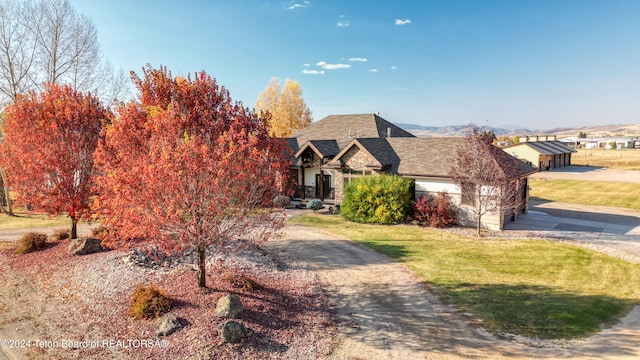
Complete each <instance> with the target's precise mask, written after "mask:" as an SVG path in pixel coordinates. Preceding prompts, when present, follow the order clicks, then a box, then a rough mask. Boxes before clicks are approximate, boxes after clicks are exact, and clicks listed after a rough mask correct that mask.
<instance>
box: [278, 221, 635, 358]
mask: <svg viewBox="0 0 640 360" xmlns="http://www.w3.org/2000/svg"><path fill="white" fill-rule="evenodd" d="M269 246H270V247H272V248H273V249H275V250H277V251H280V252H283V253H286V254H288V255H290V256H292V257H294V258H297V259H299V260H301V261H303V262H304V263H306V264H308V266H309V267H310V268H311V269H313V270H315V271H316V272H317V273H318V274H319V275H320V277H321V278H323V279H324V281H325V282H326V285H327V287H328V289H329V290H330V291H331V293H332V296H333V300H334V301H335V304H336V305H337V308H338V317H339V320H340V331H339V333H340V338H341V343H340V345H339V346H338V347H337V348H336V350H335V351H334V352H333V353H332V354H331V355H330V356H329V358H330V359H463V358H466V359H469V358H482V359H486V358H490V359H531V358H535V359H556V358H565V359H566V358H569V359H571V358H573V359H596V358H597V359H602V358H610V359H624V358H628V359H637V358H639V357H640V349H638V348H637V347H636V344H637V338H638V336H640V321H638V319H640V308H638V307H637V308H636V309H634V311H632V313H631V314H629V315H628V316H627V317H625V318H624V319H622V320H621V322H620V324H619V325H617V326H614V327H613V328H610V329H607V330H605V331H603V332H602V333H600V334H598V335H596V336H594V337H592V338H589V339H583V340H571V341H565V342H544V341H543V342H538V343H537V344H536V346H539V347H531V346H525V345H522V344H519V343H515V342H510V341H506V340H502V339H498V338H496V337H494V336H492V335H490V334H488V333H487V332H486V331H484V330H483V329H482V327H481V326H479V325H476V324H475V322H474V320H473V318H472V317H470V316H467V315H465V314H461V313H460V312H458V311H457V310H456V309H455V308H454V307H451V306H447V305H444V304H442V303H441V302H440V301H439V300H438V299H437V298H436V296H434V295H433V294H432V293H431V292H430V291H429V290H428V289H427V288H426V287H425V286H424V284H422V283H421V282H420V280H419V279H417V278H416V277H415V276H414V275H413V274H412V273H411V272H409V271H408V270H406V269H405V268H404V267H403V266H402V265H400V264H399V263H397V262H395V261H393V260H391V259H390V258H387V257H385V256H383V255H381V254H378V253H376V252H375V251H373V250H370V249H368V248H365V247H363V246H361V245H358V244H356V243H354V242H351V241H349V240H347V239H343V238H339V237H336V236H334V235H331V234H329V233H326V232H324V231H322V230H318V229H313V228H307V227H303V226H298V225H291V224H290V225H288V228H287V231H286V236H284V238H283V239H281V240H278V241H274V242H271V243H270V245H269Z"/></svg>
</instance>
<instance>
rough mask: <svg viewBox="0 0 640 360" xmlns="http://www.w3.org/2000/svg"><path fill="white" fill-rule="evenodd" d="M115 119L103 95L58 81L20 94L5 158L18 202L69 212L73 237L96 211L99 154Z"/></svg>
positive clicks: (8, 115)
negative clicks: (109, 124)
mask: <svg viewBox="0 0 640 360" xmlns="http://www.w3.org/2000/svg"><path fill="white" fill-rule="evenodd" d="M110 117H111V115H110V113H109V111H108V110H106V109H105V108H104V107H102V105H101V104H100V101H99V100H98V98H95V97H93V96H91V94H87V95H84V94H82V93H80V92H77V91H75V90H73V88H71V87H70V86H58V85H48V86H46V88H45V90H44V91H43V92H42V93H39V94H38V93H35V92H31V93H29V94H28V95H26V96H23V95H20V96H18V98H17V99H16V101H15V102H14V103H12V104H10V105H9V106H7V108H6V110H5V116H4V118H5V127H4V128H3V129H2V131H3V135H4V140H3V142H2V144H1V145H0V162H1V163H2V164H1V166H2V168H3V169H5V171H6V173H7V181H8V183H9V186H10V187H11V189H12V190H13V191H14V192H15V193H16V196H17V199H16V200H17V202H18V203H21V204H24V205H27V206H29V207H30V208H31V209H32V210H35V211H43V212H46V213H47V214H50V215H61V214H68V215H69V218H70V219H71V237H72V238H76V237H77V231H76V226H77V223H78V221H79V220H80V219H89V218H90V217H91V214H92V213H91V208H90V205H91V200H92V197H93V195H94V192H93V190H92V188H93V179H94V176H95V166H94V161H93V154H94V151H95V149H96V147H97V145H98V140H99V139H100V136H101V135H100V133H101V128H102V126H103V124H104V123H105V122H106V121H107V119H109V118H110Z"/></svg>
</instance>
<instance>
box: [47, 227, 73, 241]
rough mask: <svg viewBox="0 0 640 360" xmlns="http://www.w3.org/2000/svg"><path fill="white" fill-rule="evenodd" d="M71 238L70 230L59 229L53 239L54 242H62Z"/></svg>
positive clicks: (54, 233) (52, 236)
mask: <svg viewBox="0 0 640 360" xmlns="http://www.w3.org/2000/svg"><path fill="white" fill-rule="evenodd" d="M70 237H71V232H70V231H69V230H68V229H58V230H56V231H54V232H53V235H51V239H52V240H54V241H61V240H64V239H68V238H70Z"/></svg>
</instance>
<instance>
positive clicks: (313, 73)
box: [302, 69, 324, 75]
mask: <svg viewBox="0 0 640 360" xmlns="http://www.w3.org/2000/svg"><path fill="white" fill-rule="evenodd" d="M302 73H303V74H311V75H323V74H324V70H307V69H304V70H302Z"/></svg>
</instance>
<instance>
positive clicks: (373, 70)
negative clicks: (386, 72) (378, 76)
mask: <svg viewBox="0 0 640 360" xmlns="http://www.w3.org/2000/svg"><path fill="white" fill-rule="evenodd" d="M369 72H372V73H377V72H378V69H369Z"/></svg>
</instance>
